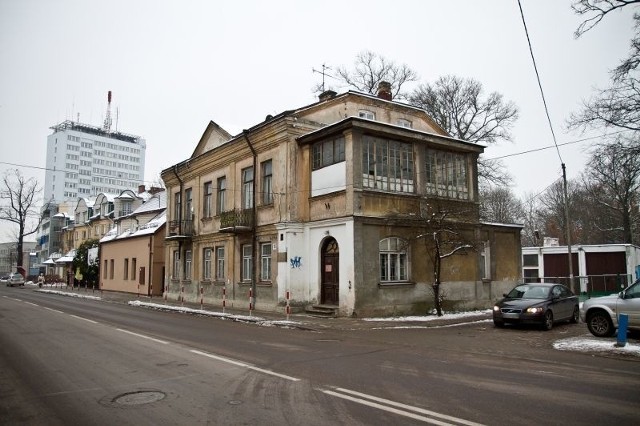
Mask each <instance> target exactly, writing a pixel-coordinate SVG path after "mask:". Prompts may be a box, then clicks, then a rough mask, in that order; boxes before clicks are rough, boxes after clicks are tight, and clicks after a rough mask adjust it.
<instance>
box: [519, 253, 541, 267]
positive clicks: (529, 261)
mask: <svg viewBox="0 0 640 426" xmlns="http://www.w3.org/2000/svg"><path fill="white" fill-rule="evenodd" d="M522 266H538V255H537V254H523V255H522Z"/></svg>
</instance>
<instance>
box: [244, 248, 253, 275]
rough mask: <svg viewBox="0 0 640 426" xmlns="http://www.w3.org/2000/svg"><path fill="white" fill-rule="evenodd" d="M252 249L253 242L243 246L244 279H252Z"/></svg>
mask: <svg viewBox="0 0 640 426" xmlns="http://www.w3.org/2000/svg"><path fill="white" fill-rule="evenodd" d="M251 249H252V247H251V244H244V245H243V246H242V281H251V276H252V275H251V274H252V272H253V258H252V256H251Z"/></svg>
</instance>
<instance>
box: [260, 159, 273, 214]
mask: <svg viewBox="0 0 640 426" xmlns="http://www.w3.org/2000/svg"><path fill="white" fill-rule="evenodd" d="M272 176H273V171H272V163H271V160H267V161H265V162H263V163H262V205H265V206H266V205H269V204H272V203H273V193H272V192H271V191H272V188H271V182H272Z"/></svg>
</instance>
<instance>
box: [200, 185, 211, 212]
mask: <svg viewBox="0 0 640 426" xmlns="http://www.w3.org/2000/svg"><path fill="white" fill-rule="evenodd" d="M202 192H203V194H204V200H203V201H204V202H203V203H202V217H211V216H212V213H213V210H212V208H211V207H212V205H211V202H212V201H213V200H212V197H213V184H212V183H211V182H205V184H204V188H203V191H202Z"/></svg>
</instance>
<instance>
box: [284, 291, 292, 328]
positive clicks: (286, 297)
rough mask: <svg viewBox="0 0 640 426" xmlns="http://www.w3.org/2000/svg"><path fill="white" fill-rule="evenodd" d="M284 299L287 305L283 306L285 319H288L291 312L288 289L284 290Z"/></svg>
mask: <svg viewBox="0 0 640 426" xmlns="http://www.w3.org/2000/svg"><path fill="white" fill-rule="evenodd" d="M285 299H286V302H287V305H286V306H285V310H286V312H287V321H289V315H290V314H291V305H289V300H290V299H291V293H290V292H289V290H287V291H286V292H285Z"/></svg>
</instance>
